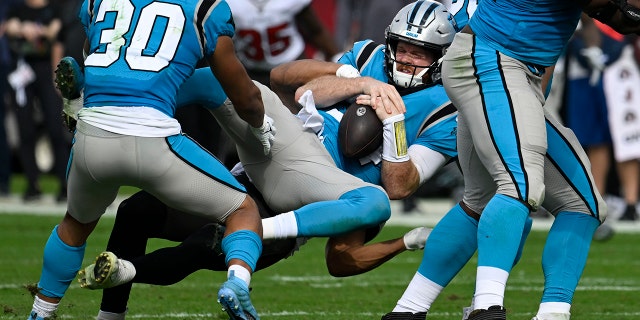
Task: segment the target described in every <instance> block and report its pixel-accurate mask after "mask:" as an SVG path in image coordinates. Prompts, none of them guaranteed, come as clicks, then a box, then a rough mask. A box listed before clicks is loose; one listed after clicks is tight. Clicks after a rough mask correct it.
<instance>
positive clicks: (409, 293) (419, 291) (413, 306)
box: [393, 272, 443, 313]
mask: <svg viewBox="0 0 640 320" xmlns="http://www.w3.org/2000/svg"><path fill="white" fill-rule="evenodd" d="M442 289H443V287H442V286H440V285H438V284H437V283H435V282H433V281H431V280H429V279H427V278H425V277H424V276H423V275H421V274H420V273H417V272H416V274H414V275H413V279H411V282H409V285H408V286H407V289H405V291H404V293H403V294H402V297H400V300H398V302H397V303H396V306H395V307H394V308H393V312H411V313H418V312H427V311H429V309H430V308H431V303H433V301H434V300H435V299H436V298H437V297H438V295H439V294H440V292H442ZM424 302H428V303H426V304H425V303H424Z"/></svg>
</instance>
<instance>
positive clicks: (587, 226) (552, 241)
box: [541, 211, 600, 304]
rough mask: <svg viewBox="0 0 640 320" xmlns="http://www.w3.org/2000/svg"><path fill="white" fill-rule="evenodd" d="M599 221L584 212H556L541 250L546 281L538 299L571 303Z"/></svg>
mask: <svg viewBox="0 0 640 320" xmlns="http://www.w3.org/2000/svg"><path fill="white" fill-rule="evenodd" d="M599 225H600V222H599V221H598V219H596V218H594V217H592V216H590V215H588V214H585V213H580V212H568V211H561V212H559V213H558V215H557V216H556V219H555V221H554V222H553V225H552V226H551V229H550V230H549V235H548V236H547V242H546V244H545V246H544V250H543V251H542V271H543V272H544V277H545V284H544V291H543V293H542V299H541V302H564V303H567V304H571V302H572V300H573V294H574V292H575V290H576V287H577V286H578V282H579V281H580V277H581V276H582V271H583V270H584V267H585V265H586V263H587V255H588V254H589V248H590V247H591V240H592V238H593V234H594V232H595V230H596V229H597V228H598V226H599Z"/></svg>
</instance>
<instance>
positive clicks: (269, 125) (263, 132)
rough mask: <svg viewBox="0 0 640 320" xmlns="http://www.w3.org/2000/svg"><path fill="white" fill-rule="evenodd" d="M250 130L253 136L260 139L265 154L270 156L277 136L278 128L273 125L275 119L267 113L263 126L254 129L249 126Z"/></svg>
mask: <svg viewBox="0 0 640 320" xmlns="http://www.w3.org/2000/svg"><path fill="white" fill-rule="evenodd" d="M249 128H251V132H252V133H253V135H254V136H256V138H258V140H259V141H260V143H262V146H263V147H264V154H265V155H267V154H269V152H270V151H271V145H272V144H273V140H274V139H275V137H274V136H275V134H276V127H275V126H274V125H273V119H271V118H270V117H269V116H268V115H267V114H266V113H265V115H264V120H263V121H262V126H261V127H260V128H254V127H252V126H249Z"/></svg>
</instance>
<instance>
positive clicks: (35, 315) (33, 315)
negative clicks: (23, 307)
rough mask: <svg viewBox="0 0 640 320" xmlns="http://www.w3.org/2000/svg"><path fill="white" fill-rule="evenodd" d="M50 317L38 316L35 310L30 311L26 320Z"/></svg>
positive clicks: (42, 319)
mask: <svg viewBox="0 0 640 320" xmlns="http://www.w3.org/2000/svg"><path fill="white" fill-rule="evenodd" d="M49 319H50V318H43V317H41V316H39V315H38V314H37V313H36V312H35V311H31V313H30V314H29V317H28V318H27V320H49Z"/></svg>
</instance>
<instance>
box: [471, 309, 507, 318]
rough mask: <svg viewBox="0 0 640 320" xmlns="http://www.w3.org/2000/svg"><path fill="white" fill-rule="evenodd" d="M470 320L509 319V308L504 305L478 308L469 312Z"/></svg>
mask: <svg viewBox="0 0 640 320" xmlns="http://www.w3.org/2000/svg"><path fill="white" fill-rule="evenodd" d="M469 320H507V310H506V309H505V308H503V307H502V306H491V307H489V308H488V309H476V310H473V311H471V313H470V314H469Z"/></svg>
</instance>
